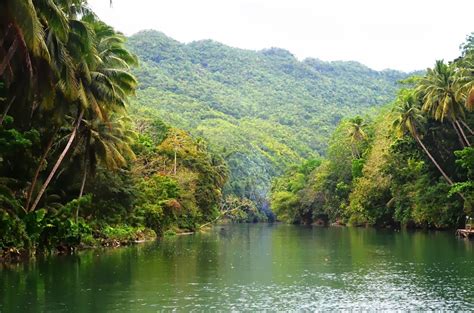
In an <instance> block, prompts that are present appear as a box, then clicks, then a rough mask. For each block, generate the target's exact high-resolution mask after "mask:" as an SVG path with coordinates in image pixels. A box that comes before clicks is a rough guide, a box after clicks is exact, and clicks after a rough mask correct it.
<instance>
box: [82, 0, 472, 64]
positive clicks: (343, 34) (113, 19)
mask: <svg viewBox="0 0 474 313" xmlns="http://www.w3.org/2000/svg"><path fill="white" fill-rule="evenodd" d="M89 4H90V6H91V8H92V9H93V10H94V12H96V14H97V15H98V16H99V17H100V18H101V19H102V20H104V21H105V22H107V23H108V24H110V25H112V26H114V27H115V28H116V29H117V30H119V31H121V32H123V33H125V34H126V35H132V34H134V33H136V32H138V31H140V30H144V29H155V30H159V31H161V32H163V33H165V34H166V35H168V36H170V37H172V38H174V39H176V40H178V41H181V42H186V43H187V42H191V41H195V40H201V39H213V40H215V41H219V42H221V43H224V44H226V45H229V46H232V47H237V48H242V49H251V50H261V49H265V48H270V47H279V48H283V49H286V50H289V51H290V52H291V53H293V54H294V55H295V56H296V57H297V58H298V59H300V60H302V59H304V58H307V57H313V58H319V59H321V60H324V61H334V60H354V61H359V62H361V63H363V64H365V65H367V66H369V67H371V68H373V69H377V70H382V69H386V68H391V69H397V70H403V71H412V70H419V69H426V68H427V67H431V66H432V65H433V64H434V62H435V60H438V59H444V60H446V61H449V60H452V59H454V58H456V57H457V56H458V55H459V45H460V44H461V43H463V42H464V40H465V38H466V36H467V35H468V34H470V33H471V32H474V17H473V15H472V14H473V12H474V0H451V1H440V0H431V1H430V0H324V1H323V0H113V6H112V7H110V3H109V0H89Z"/></svg>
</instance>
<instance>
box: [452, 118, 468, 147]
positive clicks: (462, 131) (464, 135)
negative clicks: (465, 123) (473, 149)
mask: <svg viewBox="0 0 474 313" xmlns="http://www.w3.org/2000/svg"><path fill="white" fill-rule="evenodd" d="M454 123H456V126H457V127H458V129H459V131H460V133H461V135H462V137H463V139H464V141H465V142H466V144H467V146H468V147H470V146H471V143H470V142H469V140H468V139H467V136H466V134H465V133H464V130H463V129H462V127H461V124H459V121H458V120H455V121H454Z"/></svg>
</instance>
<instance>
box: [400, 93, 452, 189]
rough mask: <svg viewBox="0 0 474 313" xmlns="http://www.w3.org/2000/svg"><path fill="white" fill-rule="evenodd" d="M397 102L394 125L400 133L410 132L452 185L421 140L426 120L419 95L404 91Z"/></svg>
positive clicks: (450, 183)
mask: <svg viewBox="0 0 474 313" xmlns="http://www.w3.org/2000/svg"><path fill="white" fill-rule="evenodd" d="M397 102H398V103H397V106H396V107H395V112H396V113H397V117H396V119H395V120H394V121H393V124H392V126H393V127H394V128H395V129H396V130H397V131H398V133H399V135H405V134H410V135H411V136H412V137H413V138H414V139H415V140H416V142H417V143H418V144H419V145H420V146H421V148H422V149H423V151H424V152H425V154H426V155H427V156H428V158H429V159H430V160H431V162H432V163H433V164H434V165H435V166H436V168H437V169H438V171H439V172H440V173H441V175H442V176H443V177H444V179H445V180H446V182H447V183H448V184H449V185H450V186H452V185H453V181H452V179H451V178H450V177H449V176H448V175H447V174H446V172H445V171H444V170H443V169H442V168H441V166H440V165H439V164H438V162H436V160H435V158H434V157H433V156H432V155H431V153H430V152H429V150H428V148H426V146H425V144H424V143H423V141H422V140H421V137H420V136H421V134H420V132H419V129H420V128H421V124H422V123H423V121H424V120H425V117H424V116H423V114H422V112H421V110H420V104H419V101H418V97H417V95H416V94H415V93H414V92H412V91H404V92H402V93H401V94H400V96H399V98H398V101H397Z"/></svg>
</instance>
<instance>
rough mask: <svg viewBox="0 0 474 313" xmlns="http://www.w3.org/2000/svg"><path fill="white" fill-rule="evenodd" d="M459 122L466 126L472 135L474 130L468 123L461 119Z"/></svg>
mask: <svg viewBox="0 0 474 313" xmlns="http://www.w3.org/2000/svg"><path fill="white" fill-rule="evenodd" d="M461 124H462V125H463V126H464V127H466V129H467V130H468V131H469V132H470V133H471V135H474V131H473V130H472V129H471V128H470V127H469V125H467V124H466V122H464V121H463V120H461Z"/></svg>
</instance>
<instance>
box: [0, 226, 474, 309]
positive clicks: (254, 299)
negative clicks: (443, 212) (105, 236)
mask: <svg viewBox="0 0 474 313" xmlns="http://www.w3.org/2000/svg"><path fill="white" fill-rule="evenodd" d="M473 256H474V246H473V244H472V242H467V241H461V240H456V239H454V238H453V235H452V234H451V233H446V232H433V233H421V232H415V233H409V232H399V233H398V232H392V231H380V230H375V229H357V228H311V227H307V228H305V227H297V226H288V225H273V226H272V225H263V224H262V225H232V226H224V227H216V228H214V229H213V230H212V231H210V232H209V233H206V234H197V235H192V236H185V237H175V238H168V239H164V240H162V241H160V242H156V243H150V244H145V245H141V246H134V247H129V248H123V249H116V250H104V251H86V252H83V253H81V254H80V255H76V256H66V257H52V258H48V259H46V260H39V261H37V262H31V263H28V264H20V265H9V266H6V267H3V268H2V270H1V271H0V287H1V292H0V312H37V311H48V312H54V311H66V310H67V311H68V312H93V311H102V312H104V311H120V312H124V311H127V310H130V311H134V312H154V311H157V310H160V309H178V310H185V311H187V310H190V309H198V310H199V309H203V310H212V309H215V310H218V309H220V310H255V309H272V310H278V309H280V310H285V309H304V308H309V309H315V308H327V309H336V308H339V309H342V308H346V309H347V308H366V309H375V308H378V309H423V310H425V309H465V310H467V309H474V288H472V277H473V276H474V258H473Z"/></svg>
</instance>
